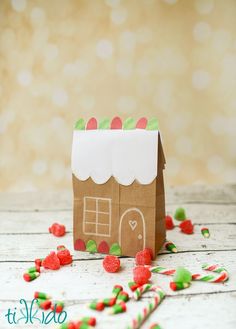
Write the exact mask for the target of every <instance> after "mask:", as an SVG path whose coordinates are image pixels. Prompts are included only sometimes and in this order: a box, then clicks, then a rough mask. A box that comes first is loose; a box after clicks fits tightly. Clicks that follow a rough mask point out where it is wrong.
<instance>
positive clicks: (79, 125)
mask: <svg viewBox="0 0 236 329" xmlns="http://www.w3.org/2000/svg"><path fill="white" fill-rule="evenodd" d="M74 128H75V130H84V129H85V122H84V119H79V120H78V121H77V122H76V123H75V127H74Z"/></svg>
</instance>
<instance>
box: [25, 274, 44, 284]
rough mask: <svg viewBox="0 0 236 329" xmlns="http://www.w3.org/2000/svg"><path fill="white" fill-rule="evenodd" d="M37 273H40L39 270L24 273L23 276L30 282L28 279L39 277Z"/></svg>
mask: <svg viewBox="0 0 236 329" xmlns="http://www.w3.org/2000/svg"><path fill="white" fill-rule="evenodd" d="M39 275H40V273H39V272H33V273H24V274H23V278H24V280H25V281H27V282H30V281H33V280H35V279H37V277H39Z"/></svg>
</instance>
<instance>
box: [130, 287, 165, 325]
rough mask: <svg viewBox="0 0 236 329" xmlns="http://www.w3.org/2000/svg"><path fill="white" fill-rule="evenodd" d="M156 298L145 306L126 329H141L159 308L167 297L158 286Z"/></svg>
mask: <svg viewBox="0 0 236 329" xmlns="http://www.w3.org/2000/svg"><path fill="white" fill-rule="evenodd" d="M155 292H156V296H155V297H154V298H153V299H152V300H151V301H150V302H149V303H148V304H147V306H145V307H144V308H143V309H142V311H141V312H139V313H138V314H137V316H136V317H135V318H134V319H132V321H131V323H130V324H129V325H128V326H127V327H126V329H139V328H140V327H141V325H142V324H143V322H144V321H145V320H146V319H147V318H148V316H149V315H150V314H151V313H152V312H153V311H154V310H155V309H156V308H157V307H158V305H159V304H160V303H161V302H162V300H163V298H164V297H165V293H164V291H163V290H162V289H161V288H160V287H157V286H156V290H155Z"/></svg>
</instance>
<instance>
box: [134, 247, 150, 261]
mask: <svg viewBox="0 0 236 329" xmlns="http://www.w3.org/2000/svg"><path fill="white" fill-rule="evenodd" d="M135 262H136V265H150V264H151V262H152V259H151V254H150V250H149V249H144V250H142V251H139V252H137V254H136V256H135Z"/></svg>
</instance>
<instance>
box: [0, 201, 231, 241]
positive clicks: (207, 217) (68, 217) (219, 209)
mask: <svg viewBox="0 0 236 329" xmlns="http://www.w3.org/2000/svg"><path fill="white" fill-rule="evenodd" d="M182 206H183V207H184V208H185V209H186V212H187V216H188V218H191V219H192V221H193V223H195V224H202V225H207V224H219V223H222V224H228V223H236V205H235V206H234V205H233V206H232V205H227V206H226V205H219V204H217V205H212V204H209V205H208V204H203V205H199V204H183V205H182ZM176 208H177V205H168V206H167V209H166V211H167V214H171V215H173V214H174V211H175V209H176ZM53 222H60V223H63V224H64V225H66V228H67V230H68V231H72V211H71V210H66V211H60V210H56V211H23V212H8V211H5V212H4V211H2V212H0V234H1V233H14V234H15V233H46V232H48V227H49V226H50V225H51V224H52V223H53ZM176 224H178V222H176Z"/></svg>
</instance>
